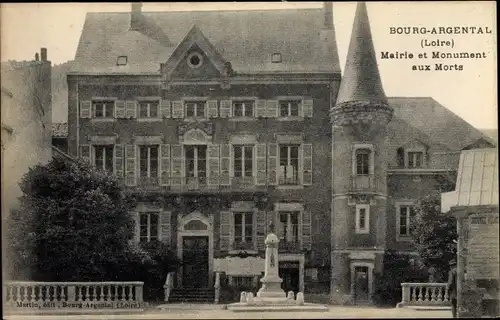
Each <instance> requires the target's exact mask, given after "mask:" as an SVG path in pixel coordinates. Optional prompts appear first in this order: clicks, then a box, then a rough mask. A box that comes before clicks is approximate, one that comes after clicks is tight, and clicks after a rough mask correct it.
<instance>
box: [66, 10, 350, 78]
mask: <svg viewBox="0 0 500 320" xmlns="http://www.w3.org/2000/svg"><path fill="white" fill-rule="evenodd" d="M143 15H144V16H146V17H147V18H148V19H149V20H150V21H154V22H155V24H156V25H157V26H159V28H161V30H163V32H164V34H165V35H166V36H167V37H168V38H169V39H170V41H171V42H172V43H173V44H174V45H173V46H171V47H167V46H164V45H161V44H160V43H158V42H157V41H155V40H153V39H151V38H149V37H147V36H145V35H144V34H142V33H139V32H137V31H130V30H129V27H130V16H131V15H130V13H88V14H87V16H86V20H85V24H84V26H83V31H82V34H81V37H80V42H79V44H78V49H77V52H76V56H75V64H74V66H73V69H72V72H76V73H85V72H108V71H109V70H110V68H113V67H114V66H116V58H117V54H118V53H119V52H121V53H126V54H124V55H127V56H128V59H129V61H130V62H131V63H133V62H134V61H135V62H137V66H136V67H135V68H130V69H129V70H126V72H125V73H133V72H135V71H138V70H140V72H141V73H157V72H158V71H159V64H160V63H164V62H165V61H166V60H167V59H168V57H169V56H170V54H171V53H172V51H173V50H174V49H175V47H176V46H177V45H178V44H179V43H180V42H181V41H182V40H183V39H184V37H185V36H186V34H187V33H188V32H189V30H191V28H192V27H193V25H196V26H197V27H199V28H200V30H202V32H203V34H204V35H205V36H206V37H207V39H208V40H209V41H210V43H212V44H213V46H214V47H215V48H216V50H217V51H218V52H219V53H220V54H221V55H222V56H223V58H224V59H225V60H226V61H229V62H231V64H232V67H233V69H234V70H235V71H236V72H241V73H247V72H248V73H259V72H274V71H276V69H279V70H278V71H282V70H283V71H287V72H312V73H314V72H317V73H340V67H339V61H338V58H335V57H338V54H337V52H327V51H328V50H336V45H329V46H325V45H324V44H323V41H322V40H321V35H320V34H321V31H322V29H323V20H324V14H323V10H322V9H296V10H244V11H243V10H242V11H189V12H184V11H179V12H144V13H143ZM325 48H327V49H326V50H325ZM275 52H279V53H281V55H282V58H283V62H282V63H279V64H271V63H270V62H271V54H273V53H275ZM332 57H333V58H332Z"/></svg>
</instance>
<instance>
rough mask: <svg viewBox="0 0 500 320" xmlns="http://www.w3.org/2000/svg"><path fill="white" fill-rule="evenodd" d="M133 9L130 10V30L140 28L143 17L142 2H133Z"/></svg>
mask: <svg viewBox="0 0 500 320" xmlns="http://www.w3.org/2000/svg"><path fill="white" fill-rule="evenodd" d="M131 8H132V10H131V12H130V30H140V29H141V24H142V23H143V19H142V3H141V2H133V3H132V6H131Z"/></svg>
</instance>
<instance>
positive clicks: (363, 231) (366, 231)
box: [356, 230, 370, 234]
mask: <svg viewBox="0 0 500 320" xmlns="http://www.w3.org/2000/svg"><path fill="white" fill-rule="evenodd" d="M356 234H370V230H356Z"/></svg>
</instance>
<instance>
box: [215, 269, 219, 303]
mask: <svg viewBox="0 0 500 320" xmlns="http://www.w3.org/2000/svg"><path fill="white" fill-rule="evenodd" d="M214 288H215V301H214V302H215V304H219V296H220V272H216V273H215V285H214Z"/></svg>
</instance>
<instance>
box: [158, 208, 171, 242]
mask: <svg viewBox="0 0 500 320" xmlns="http://www.w3.org/2000/svg"><path fill="white" fill-rule="evenodd" d="M171 217H172V213H171V212H170V211H162V212H161V216H160V223H161V229H160V230H161V231H160V232H161V234H160V239H161V242H163V243H165V244H166V245H167V246H170V243H171V241H172V240H171V238H172V222H171V219H172V218H171Z"/></svg>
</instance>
